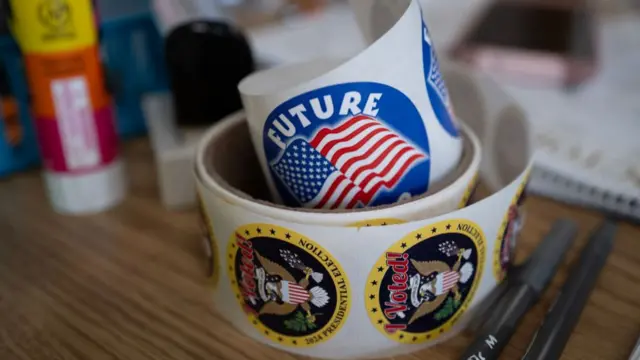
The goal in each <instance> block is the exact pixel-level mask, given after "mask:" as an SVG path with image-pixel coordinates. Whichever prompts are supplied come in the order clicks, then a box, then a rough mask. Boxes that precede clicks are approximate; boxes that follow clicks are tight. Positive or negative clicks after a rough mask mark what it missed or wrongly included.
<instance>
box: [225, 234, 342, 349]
mask: <svg viewBox="0 0 640 360" xmlns="http://www.w3.org/2000/svg"><path fill="white" fill-rule="evenodd" d="M227 260H228V264H229V267H228V270H229V277H230V280H231V285H232V288H233V289H234V291H235V293H236V298H237V299H238V301H239V302H240V304H241V306H242V308H243V310H244V311H245V313H246V314H247V317H248V318H249V321H250V322H251V323H252V324H253V325H254V327H255V328H256V329H258V331H260V333H262V334H263V335H265V336H266V337H268V338H269V339H271V340H272V341H274V342H275V343H278V344H282V345H287V346H296V347H307V346H314V345H318V344H320V343H322V342H325V341H327V340H329V339H330V338H331V337H333V336H334V335H335V334H336V333H338V331H340V328H341V327H342V324H343V323H344V322H345V320H346V318H347V315H348V313H349V307H350V302H351V294H350V292H351V290H350V288H349V282H348V280H347V276H346V274H345V272H344V270H343V269H342V267H341V266H340V264H338V262H337V261H336V260H335V259H334V258H333V256H331V254H330V253H329V252H328V251H327V250H325V249H323V248H322V247H321V246H320V245H318V244H317V243H315V242H314V241H312V240H311V239H309V238H307V237H305V236H303V235H301V234H298V233H296V232H295V231H292V230H288V229H285V228H282V227H280V226H277V225H272V224H252V225H245V226H242V227H240V228H238V229H236V231H235V233H234V234H233V235H232V238H231V239H230V241H229V246H228V259H227Z"/></svg>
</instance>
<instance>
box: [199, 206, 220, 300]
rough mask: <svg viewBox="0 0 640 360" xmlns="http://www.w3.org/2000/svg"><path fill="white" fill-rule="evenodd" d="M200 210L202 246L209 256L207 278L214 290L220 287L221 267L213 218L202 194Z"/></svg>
mask: <svg viewBox="0 0 640 360" xmlns="http://www.w3.org/2000/svg"><path fill="white" fill-rule="evenodd" d="M198 209H199V214H200V221H199V222H200V229H201V232H202V244H203V247H204V250H205V254H206V256H207V277H208V278H209V282H210V284H211V286H212V287H213V288H215V287H216V286H217V285H218V278H219V277H220V275H219V273H220V271H219V269H218V268H219V265H218V258H217V256H218V248H217V244H216V239H215V235H214V233H213V225H211V217H209V214H208V213H207V210H206V208H205V206H204V203H203V202H202V198H201V197H200V194H198Z"/></svg>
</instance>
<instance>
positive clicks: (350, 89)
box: [263, 82, 430, 209]
mask: <svg viewBox="0 0 640 360" xmlns="http://www.w3.org/2000/svg"><path fill="white" fill-rule="evenodd" d="M263 142H264V151H265V155H266V158H267V162H268V165H269V169H270V172H271V175H272V177H273V179H274V182H275V184H276V187H277V190H278V193H279V194H280V195H281V197H282V199H283V201H284V203H285V204H286V205H289V206H303V207H308V208H324V209H350V208H359V207H365V206H376V205H382V204H390V203H395V202H397V201H399V200H402V199H406V198H408V197H411V196H415V195H421V194H423V193H424V192H426V191H427V189H428V185H429V184H428V183H429V172H430V157H429V140H428V137H427V132H426V129H425V126H424V122H423V120H422V118H421V116H420V114H419V112H418V110H417V109H416V107H415V106H414V104H413V103H412V102H411V100H409V98H408V97H407V96H406V95H404V94H403V93H402V92H400V91H398V90H397V89H394V88H392V87H390V86H388V85H384V84H379V83H373V82H359V83H348V84H339V85H332V86H327V87H324V88H320V89H316V90H313V91H309V92H307V93H304V94H301V95H298V96H296V97H294V98H292V99H289V100H287V101H286V102H284V103H282V104H281V105H279V106H278V107H277V108H276V109H275V110H274V111H273V112H272V113H271V114H270V115H269V117H268V118H267V121H266V123H265V125H264V129H263Z"/></svg>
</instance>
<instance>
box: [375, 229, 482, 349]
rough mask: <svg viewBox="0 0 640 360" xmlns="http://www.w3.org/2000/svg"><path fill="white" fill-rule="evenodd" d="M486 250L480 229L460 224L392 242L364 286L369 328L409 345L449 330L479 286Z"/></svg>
mask: <svg viewBox="0 0 640 360" xmlns="http://www.w3.org/2000/svg"><path fill="white" fill-rule="evenodd" d="M485 246H486V244H485V237H484V234H483V232H482V229H480V228H479V227H478V225H476V224H475V223H474V222H472V221H469V220H462V219H457V220H456V219H453V220H446V221H441V222H438V223H435V224H432V225H430V226H427V227H423V228H421V229H419V230H417V231H414V232H412V233H410V234H408V235H407V236H405V237H404V238H402V239H401V240H400V241H398V242H396V243H395V244H394V245H393V246H392V247H390V248H389V249H388V250H387V251H386V252H385V253H384V254H383V255H382V256H380V258H379V259H378V261H377V263H376V264H375V266H374V267H373V269H372V270H371V272H370V273H369V277H368V282H367V284H365V294H364V295H365V306H366V310H367V313H368V314H369V318H370V320H371V322H372V324H373V326H375V327H376V328H377V329H378V330H379V331H380V332H381V333H382V334H384V335H385V336H386V337H388V338H390V339H392V340H395V341H397V342H400V343H409V344H412V343H414V344H417V343H422V342H425V341H429V340H433V339H435V338H437V337H438V336H440V335H441V334H443V333H444V332H446V331H447V330H449V329H450V328H451V327H452V326H453V325H454V324H455V323H456V322H457V320H458V319H459V318H460V316H461V315H462V314H464V312H465V310H466V308H467V306H468V305H469V303H470V302H471V299H472V298H473V295H474V293H475V291H476V288H477V286H478V283H479V282H480V281H479V280H480V278H481V274H482V268H483V264H484V259H485Z"/></svg>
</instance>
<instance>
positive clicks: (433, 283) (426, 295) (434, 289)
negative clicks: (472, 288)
mask: <svg viewBox="0 0 640 360" xmlns="http://www.w3.org/2000/svg"><path fill="white" fill-rule="evenodd" d="M470 255H471V249H467V250H464V249H461V250H459V251H458V254H457V256H458V259H457V260H456V262H455V264H454V265H453V267H449V265H448V264H447V263H446V262H444V261H416V260H413V259H412V260H411V263H412V264H413V266H414V267H415V268H416V270H417V271H418V272H417V273H416V274H415V275H413V276H412V277H411V280H409V287H410V289H411V304H412V305H413V306H414V307H415V308H416V311H415V312H414V313H413V315H412V316H411V318H410V319H409V324H412V323H413V322H415V321H417V320H418V319H420V318H421V317H423V316H425V315H428V314H431V313H433V312H434V311H435V310H436V309H437V308H438V307H440V305H441V304H442V302H443V301H444V300H446V299H447V297H448V296H449V294H453V296H454V300H455V301H456V302H460V299H461V295H460V291H459V289H458V285H459V284H466V283H467V282H468V281H469V279H470V278H471V276H472V275H473V270H474V269H473V265H472V264H471V263H469V262H465V263H464V264H463V265H462V266H461V263H462V259H463V258H465V259H468V258H469V256H470Z"/></svg>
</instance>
